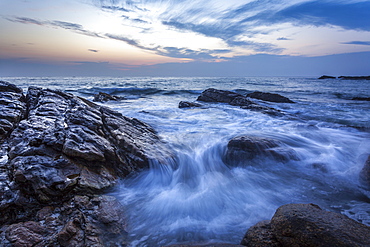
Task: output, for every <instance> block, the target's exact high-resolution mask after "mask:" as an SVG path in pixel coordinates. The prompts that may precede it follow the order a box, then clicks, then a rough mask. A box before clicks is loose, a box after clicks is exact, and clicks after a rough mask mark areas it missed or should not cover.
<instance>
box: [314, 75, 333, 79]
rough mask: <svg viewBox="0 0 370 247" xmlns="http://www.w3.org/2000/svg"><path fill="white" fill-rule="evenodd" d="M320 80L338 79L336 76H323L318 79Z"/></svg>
mask: <svg viewBox="0 0 370 247" xmlns="http://www.w3.org/2000/svg"><path fill="white" fill-rule="evenodd" d="M318 79H319V80H322V79H337V78H336V77H335V76H329V75H323V76H320V77H319V78H318Z"/></svg>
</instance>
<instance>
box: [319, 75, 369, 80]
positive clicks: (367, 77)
mask: <svg viewBox="0 0 370 247" xmlns="http://www.w3.org/2000/svg"><path fill="white" fill-rule="evenodd" d="M318 79H342V80H370V76H339V77H338V78H337V77H335V76H330V75H323V76H321V77H319V78H318Z"/></svg>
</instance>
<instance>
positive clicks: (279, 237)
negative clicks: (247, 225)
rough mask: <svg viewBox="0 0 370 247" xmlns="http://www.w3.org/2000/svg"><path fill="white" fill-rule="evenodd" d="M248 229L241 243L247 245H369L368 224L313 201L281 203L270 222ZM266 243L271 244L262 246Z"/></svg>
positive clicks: (369, 233)
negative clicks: (309, 202)
mask: <svg viewBox="0 0 370 247" xmlns="http://www.w3.org/2000/svg"><path fill="white" fill-rule="evenodd" d="M248 232H249V233H248ZM248 232H247V234H246V235H245V237H244V239H243V242H242V243H243V244H244V245H246V246H282V247H288V246H289V247H290V246H302V247H313V246H317V247H326V246H338V247H342V246H343V247H344V246H346V247H349V246H359V247H360V246H370V238H369V236H370V227H368V226H366V225H363V224H361V223H359V222H357V221H355V220H352V219H350V218H348V217H347V216H345V215H341V214H338V213H333V212H329V211H324V210H322V209H321V208H320V207H319V206H317V205H314V204H287V205H283V206H281V207H279V208H278V210H277V211H276V213H275V215H274V216H273V217H272V219H271V222H270V223H268V222H264V223H259V224H258V225H256V226H254V227H252V228H251V230H250V231H248ZM268 242H271V243H272V245H267V244H266V245H264V243H268Z"/></svg>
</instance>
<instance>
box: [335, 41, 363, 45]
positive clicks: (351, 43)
mask: <svg viewBox="0 0 370 247" xmlns="http://www.w3.org/2000/svg"><path fill="white" fill-rule="evenodd" d="M341 44H346V45H370V41H350V42H343V43H341Z"/></svg>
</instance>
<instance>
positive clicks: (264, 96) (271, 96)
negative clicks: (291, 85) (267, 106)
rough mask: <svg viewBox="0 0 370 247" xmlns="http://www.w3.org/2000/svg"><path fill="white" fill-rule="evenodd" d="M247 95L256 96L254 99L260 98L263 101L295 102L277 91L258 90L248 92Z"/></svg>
mask: <svg viewBox="0 0 370 247" xmlns="http://www.w3.org/2000/svg"><path fill="white" fill-rule="evenodd" d="M247 97H249V98H254V99H260V100H263V101H269V102H276V103H294V102H293V101H291V100H290V99H288V98H287V97H284V96H282V95H280V94H276V93H263V92H258V91H256V92H253V93H250V94H247Z"/></svg>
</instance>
